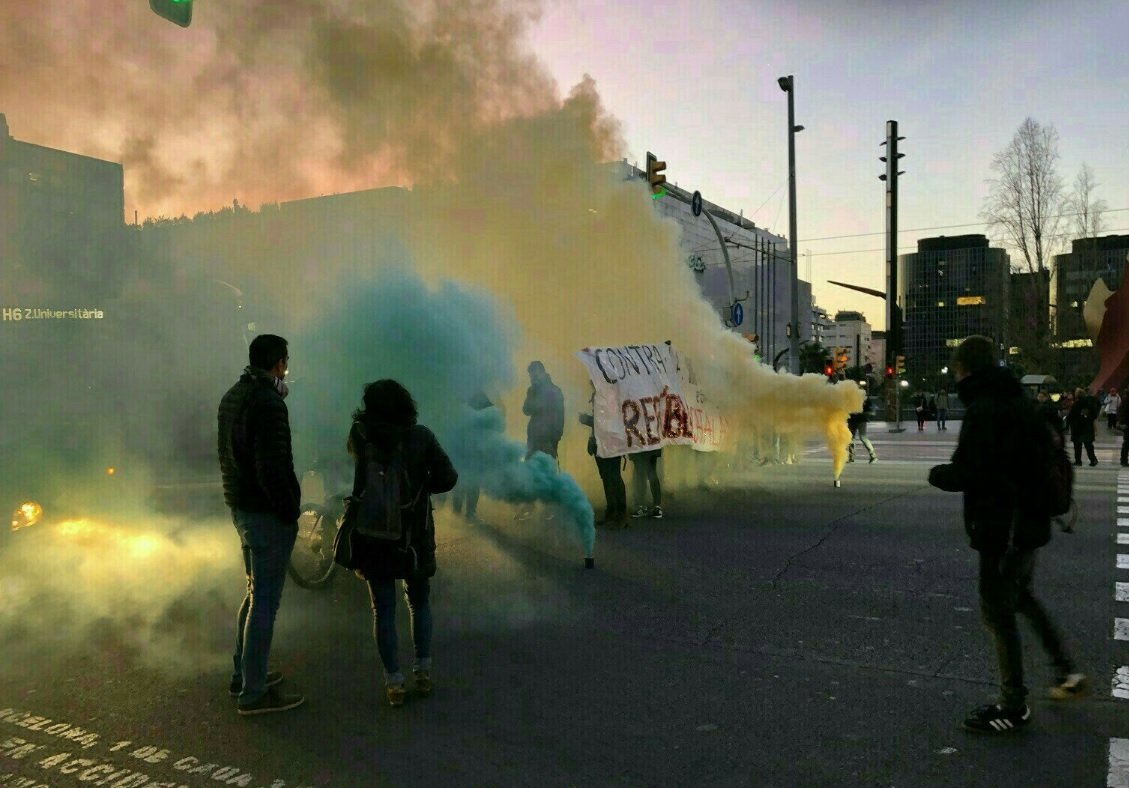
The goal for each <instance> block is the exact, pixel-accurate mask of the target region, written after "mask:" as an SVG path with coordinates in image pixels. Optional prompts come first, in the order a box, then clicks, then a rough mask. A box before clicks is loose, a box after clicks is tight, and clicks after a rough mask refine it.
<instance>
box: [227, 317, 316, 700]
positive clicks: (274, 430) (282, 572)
mask: <svg viewBox="0 0 1129 788" xmlns="http://www.w3.org/2000/svg"><path fill="white" fill-rule="evenodd" d="M249 355H250V362H251V363H250V364H249V365H248V366H247V368H246V369H244V370H243V375H242V377H240V378H239V380H238V381H237V382H236V384H235V385H234V386H232V387H231V388H230V389H229V390H228V392H227V393H226V394H224V396H223V399H222V400H221V401H220V408H219V458H220V471H221V472H222V474H223V497H224V501H225V502H226V503H227V505H228V507H230V509H231V519H232V521H233V522H234V523H235V530H236V531H238V532H239V541H240V543H241V544H242V546H243V566H244V568H245V570H246V573H247V594H246V596H245V597H244V598H243V604H242V605H240V607H239V614H238V618H237V629H236V635H235V655H234V659H233V661H234V665H235V670H234V672H233V673H232V676H231V686H230V692H231V694H232V695H237V696H238V697H239V713H240V714H244V715H247V714H264V713H268V712H274V711H284V710H286V709H292V708H294V707H295V706H299V705H301V704H302V702H303V700H304V698H303V697H302V696H301V695H291V694H284V693H282V692H280V691H279V690H278V686H277V685H278V683H279V682H280V681H282V674H281V673H277V672H274V671H270V672H268V670H267V659H268V657H269V656H270V646H271V638H272V637H273V635H274V619H275V615H276V614H277V613H278V605H279V602H280V601H281V599H282V586H283V583H284V582H285V580H286V567H287V565H288V564H289V562H290V552H291V551H292V550H293V549H294V540H295V538H296V537H297V535H298V514H299V507H300V496H301V491H300V489H299V487H298V477H297V476H296V475H295V473H294V458H293V455H292V453H291V448H290V419H289V415H288V413H287V410H286V404H285V403H284V402H283V399H284V398H285V397H286V394H287V389H286V383H285V382H284V381H285V377H286V369H287V365H288V363H289V361H290V357H289V355H288V354H287V344H286V340H285V339H283V338H282V337H279V336H275V335H273V334H262V335H260V336H257V337H255V339H254V340H253V341H252V342H251V348H250V354H249Z"/></svg>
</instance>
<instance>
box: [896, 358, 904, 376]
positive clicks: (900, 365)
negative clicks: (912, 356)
mask: <svg viewBox="0 0 1129 788" xmlns="http://www.w3.org/2000/svg"><path fill="white" fill-rule="evenodd" d="M894 373H895V374H896V375H899V376H900V375H904V374H906V357H905V356H895V358H894Z"/></svg>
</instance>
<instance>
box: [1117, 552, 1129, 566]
mask: <svg viewBox="0 0 1129 788" xmlns="http://www.w3.org/2000/svg"><path fill="white" fill-rule="evenodd" d="M1117 568H1118V569H1129V555H1125V553H1118V554H1117Z"/></svg>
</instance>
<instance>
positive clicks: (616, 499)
mask: <svg viewBox="0 0 1129 788" xmlns="http://www.w3.org/2000/svg"><path fill="white" fill-rule="evenodd" d="M595 400H596V387H595V385H593V386H592V396H591V397H589V399H588V402H589V403H590V405H591V407H592V412H591V413H581V414H580V423H581V424H583V425H585V426H586V427H591V428H592V435H591V436H589V438H588V454H590V455H591V456H592V459H594V460H595V461H596V470H598V471H599V472H600V481H601V482H603V484H604V500H605V502H606V505H607V508H606V509H605V510H604V519H603V520H600V521H599V522H598V523H597V525H603V526H604V527H605V528H626V527H627V523H628V520H627V486H626V485H625V484H624V483H623V475H622V474H621V473H620V465H621V463H622V462H623V457H622V456H619V457H601V456H600V455H599V453H598V451H597V449H598V447H597V444H596V418H595V416H596V414H595V407H596V406H595Z"/></svg>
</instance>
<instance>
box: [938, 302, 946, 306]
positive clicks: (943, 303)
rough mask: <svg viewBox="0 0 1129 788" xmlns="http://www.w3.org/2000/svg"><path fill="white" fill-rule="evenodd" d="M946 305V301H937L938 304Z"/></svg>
mask: <svg viewBox="0 0 1129 788" xmlns="http://www.w3.org/2000/svg"><path fill="white" fill-rule="evenodd" d="M944 305H945V302H944V301H938V302H937V306H944Z"/></svg>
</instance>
